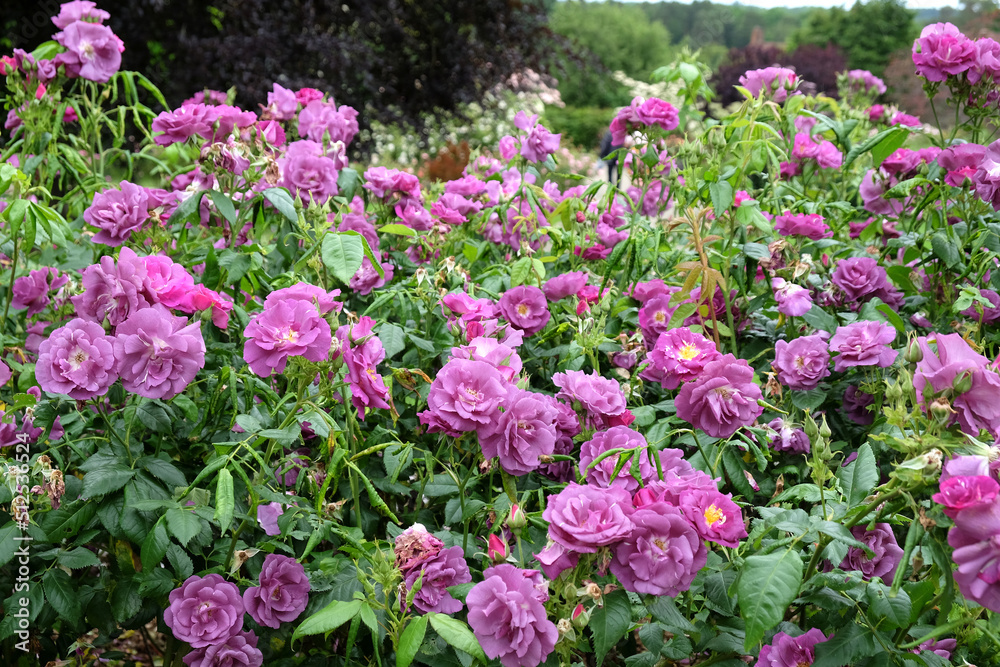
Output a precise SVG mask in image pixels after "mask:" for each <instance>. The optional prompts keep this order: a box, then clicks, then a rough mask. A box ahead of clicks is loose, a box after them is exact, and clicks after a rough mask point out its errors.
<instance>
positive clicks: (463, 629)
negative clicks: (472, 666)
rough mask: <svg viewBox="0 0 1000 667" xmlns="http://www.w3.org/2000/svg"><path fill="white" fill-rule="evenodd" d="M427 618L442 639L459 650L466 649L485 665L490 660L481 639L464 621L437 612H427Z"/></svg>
mask: <svg viewBox="0 0 1000 667" xmlns="http://www.w3.org/2000/svg"><path fill="white" fill-rule="evenodd" d="M427 618H428V620H430V623H431V627H432V628H434V632H436V633H438V635H439V636H440V637H441V639H443V640H445V641H446V642H448V643H449V644H450V645H451V646H453V647H455V648H457V649H458V650H459V651H465V652H466V653H468V654H469V655H471V656H472V657H473V658H475V659H476V660H478V661H479V662H481V663H482V664H484V665H485V664H486V663H487V662H488V660H487V659H486V653H484V652H483V647H482V646H480V645H479V640H478V639H476V636H475V635H474V634H472V630H470V629H469V626H468V625H466V624H465V622H464V621H460V620H458V619H457V618H452V617H451V616H448V615H446V614H439V613H437V612H431V613H429V614H427Z"/></svg>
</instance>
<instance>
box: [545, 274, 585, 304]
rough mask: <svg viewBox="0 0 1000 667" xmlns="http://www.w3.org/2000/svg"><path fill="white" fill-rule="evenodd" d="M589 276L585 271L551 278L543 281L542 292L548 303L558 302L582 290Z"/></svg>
mask: <svg viewBox="0 0 1000 667" xmlns="http://www.w3.org/2000/svg"><path fill="white" fill-rule="evenodd" d="M589 278H590V276H589V275H588V274H587V272H586V271H570V272H569V273H562V274H560V275H558V276H553V277H552V278H549V279H548V280H547V281H545V284H544V285H543V286H542V291H543V292H544V293H545V298H547V299H548V300H549V301H560V300H562V299H565V298H566V297H568V296H572V295H574V294H576V293H577V292H579V291H580V290H581V289H583V286H584V285H586V284H587V280H589Z"/></svg>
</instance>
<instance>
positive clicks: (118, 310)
mask: <svg viewBox="0 0 1000 667" xmlns="http://www.w3.org/2000/svg"><path fill="white" fill-rule="evenodd" d="M82 282H83V289H84V291H83V294H78V295H77V296H74V297H71V298H70V301H72V302H73V306H74V307H75V308H76V312H77V314H78V315H80V317H83V318H84V319H87V320H90V321H91V322H104V321H105V320H107V321H108V322H109V323H110V324H111V326H113V327H114V326H118V325H119V324H121V323H122V322H124V321H125V320H126V319H128V317H129V315H131V314H132V313H133V312H135V311H137V310H141V309H143V308H148V307H149V306H150V305H151V303H152V302H153V300H154V297H153V296H152V294H151V293H150V290H149V279H148V277H147V274H146V266H145V264H144V263H143V261H142V259H141V258H140V257H139V256H138V255H136V254H135V253H134V252H133V251H132V250H131V248H122V249H121V252H119V254H118V261H117V262H115V260H114V258H112V257H110V256H107V255H105V256H104V257H101V262H100V264H92V265H90V266H88V267H87V268H86V269H84V270H83V280H82Z"/></svg>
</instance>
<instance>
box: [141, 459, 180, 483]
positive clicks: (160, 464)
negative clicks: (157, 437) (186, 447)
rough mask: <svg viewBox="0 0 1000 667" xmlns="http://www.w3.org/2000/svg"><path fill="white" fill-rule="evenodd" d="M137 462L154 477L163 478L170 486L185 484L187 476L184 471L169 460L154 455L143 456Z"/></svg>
mask: <svg viewBox="0 0 1000 667" xmlns="http://www.w3.org/2000/svg"><path fill="white" fill-rule="evenodd" d="M138 463H139V465H141V466H142V467H143V468H145V469H146V470H148V471H149V472H150V473H152V475H153V476H154V477H156V478H157V479H160V480H163V481H164V482H166V483H167V484H169V485H170V486H187V478H185V477H184V473H182V472H181V471H180V470H178V469H177V466H175V465H174V464H172V463H170V462H169V461H164V460H163V459H158V458H156V457H155V456H144V457H143V458H141V459H139V461H138Z"/></svg>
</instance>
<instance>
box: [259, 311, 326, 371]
mask: <svg viewBox="0 0 1000 667" xmlns="http://www.w3.org/2000/svg"><path fill="white" fill-rule="evenodd" d="M243 336H244V338H245V339H246V340H245V342H244V344H243V359H244V361H246V362H247V365H249V366H250V370H252V371H253V372H254V373H256V374H257V375H259V376H260V377H269V376H270V375H271V373H273V372H275V371H277V372H278V373H282V372H284V370H285V365H286V364H287V363H288V357H294V356H301V357H305V358H306V359H308V360H309V361H316V362H319V361H323V360H324V359H326V358H327V357H328V356H329V354H330V346H331V344H332V342H333V335H332V333H331V331H330V324H329V322H327V321H326V320H325V319H323V317H322V316H321V315H320V314H319V311H318V310H316V306H314V305H313V304H311V303H309V302H307V301H301V300H298V299H290V300H286V301H279V302H277V303H276V304H274V305H273V306H272V307H270V308H265V309H264V310H263V311H261V312H260V313H258V314H257V315H255V316H254V318H253V319H252V320H250V323H249V324H248V325H247V328H246V329H245V330H244V331H243Z"/></svg>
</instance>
